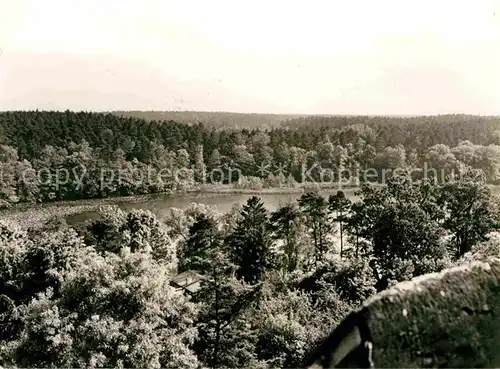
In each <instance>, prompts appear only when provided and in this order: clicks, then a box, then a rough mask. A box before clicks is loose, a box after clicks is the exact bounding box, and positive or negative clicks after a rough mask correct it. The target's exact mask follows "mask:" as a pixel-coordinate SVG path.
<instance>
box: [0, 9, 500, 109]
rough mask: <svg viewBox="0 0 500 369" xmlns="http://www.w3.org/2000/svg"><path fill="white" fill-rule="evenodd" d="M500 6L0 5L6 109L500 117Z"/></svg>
mask: <svg viewBox="0 0 500 369" xmlns="http://www.w3.org/2000/svg"><path fill="white" fill-rule="evenodd" d="M499 16H500V0H405V1H401V0H377V1H373V0H349V1H346V0H342V1H337V0H288V1H285V0H252V1H244V0H239V1H238V0H232V1H231V0H209V1H208V0H205V1H201V0H198V1H196V0H178V1H177V0H135V1H132V0H117V1H112V0H72V1H68V0H60V1H57V0H0V110H13V109H16V110H21V109H40V110H42V109H50V110H66V109H70V110H96V111H107V110H205V111H237V112H260V113H288V114H298V113H302V114H391V115H400V114H409V115H421V114H446V113H470V114H485V115H489V114H495V115H497V114H500V18H499Z"/></svg>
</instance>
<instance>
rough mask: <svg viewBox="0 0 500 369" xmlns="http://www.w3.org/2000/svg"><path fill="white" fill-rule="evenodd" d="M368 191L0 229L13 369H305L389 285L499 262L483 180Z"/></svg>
mask: <svg viewBox="0 0 500 369" xmlns="http://www.w3.org/2000/svg"><path fill="white" fill-rule="evenodd" d="M358 195H359V200H357V201H354V202H352V201H351V200H349V199H348V198H346V196H345V194H344V193H343V192H342V191H339V192H337V193H331V194H330V195H329V196H328V197H327V196H325V195H323V194H322V193H319V192H308V193H304V194H303V195H302V196H301V197H300V198H299V199H298V201H296V202H291V203H289V204H285V205H283V206H281V207H279V208H278V209H276V210H275V211H272V212H270V211H268V210H267V209H266V207H265V204H264V203H263V202H262V200H261V199H260V198H258V197H255V196H253V197H251V198H249V199H248V201H247V202H246V203H245V204H244V205H242V206H240V205H236V206H235V207H234V208H233V209H232V210H231V211H229V212H228V213H225V214H220V213H218V212H216V211H215V210H214V209H213V208H210V207H207V206H203V205H197V204H192V205H191V206H189V207H188V208H186V209H172V210H171V212H170V214H169V215H168V216H167V217H166V218H165V219H158V218H157V217H156V216H155V215H153V214H152V213H151V212H149V211H143V210H133V211H130V212H124V211H121V210H119V209H118V208H112V207H111V208H103V209H102V211H101V215H100V217H99V218H98V219H95V220H92V221H88V222H87V223H84V224H79V225H76V226H73V227H70V226H68V225H67V224H65V222H64V221H62V220H60V219H52V220H50V221H48V222H47V223H46V224H45V225H43V226H42V227H41V228H36V227H35V228H33V229H27V230H25V229H20V228H19V227H17V226H16V225H15V224H9V223H8V222H1V223H0V225H1V227H0V261H1V262H0V291H1V292H0V305H1V309H0V311H1V313H0V337H1V339H0V365H2V366H4V367H8V366H20V367H49V366H51V367H62V366H64V367H84V366H85V367H88V366H90V367H101V368H102V367H122V368H124V367H155V368H160V367H165V368H177V367H183V368H199V367H213V368H230V367H248V368H262V369H264V368H278V367H299V366H300V365H301V363H302V361H303V360H304V358H305V357H306V356H307V355H308V353H309V352H310V351H311V350H312V349H313V348H314V347H315V345H316V344H317V343H318V342H320V341H321V340H322V339H323V338H325V337H326V335H328V333H329V332H330V330H331V329H332V328H333V327H334V326H335V325H336V324H337V323H338V322H339V321H340V320H341V319H342V318H343V317H344V316H345V315H346V314H347V313H348V312H349V311H350V310H351V309H353V308H354V307H356V306H358V305H359V304H360V303H361V302H362V301H364V300H365V299H366V298H367V297H369V296H371V295H372V294H374V293H376V292H377V291H381V290H383V289H386V288H388V287H389V286H391V285H392V284H394V283H396V282H398V281H403V280H406V279H408V278H411V277H415V276H418V275H421V274H424V273H429V272H435V271H440V270H442V269H443V268H445V267H447V266H450V265H453V264H460V263H462V262H463V261H464V260H469V259H471V258H472V259H481V258H483V257H486V256H488V255H498V253H499V250H500V249H499V247H500V242H499V241H500V238H499V237H498V233H496V231H497V230H498V226H499V220H500V218H499V209H498V199H496V198H494V197H493V196H492V194H491V192H490V190H489V188H488V187H487V186H486V185H485V182H484V175H483V174H482V173H480V172H478V171H469V172H467V173H466V174H465V175H463V176H462V177H461V178H460V179H459V180H456V181H450V182H447V183H443V184H436V183H434V182H432V181H412V180H410V179H409V177H408V176H407V175H400V176H395V177H393V178H391V179H390V180H389V182H388V183H387V185H385V186H383V187H373V186H369V185H365V186H363V187H362V188H361V189H360V190H359V194H358ZM183 271H196V272H197V273H199V274H200V275H202V276H204V278H203V281H202V284H201V289H200V290H199V291H198V292H196V293H195V294H194V295H189V294H187V293H185V292H183V291H181V290H179V289H177V288H176V287H175V286H174V285H172V284H171V281H172V278H173V277H174V276H175V275H176V274H178V273H180V272H183Z"/></svg>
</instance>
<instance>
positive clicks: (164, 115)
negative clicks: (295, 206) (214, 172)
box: [110, 110, 307, 129]
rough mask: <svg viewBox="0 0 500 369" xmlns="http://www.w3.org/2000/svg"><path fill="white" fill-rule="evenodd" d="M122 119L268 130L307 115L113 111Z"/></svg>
mask: <svg viewBox="0 0 500 369" xmlns="http://www.w3.org/2000/svg"><path fill="white" fill-rule="evenodd" d="M110 113H112V114H115V115H118V116H121V117H127V118H129V117H132V118H140V119H145V120H148V121H152V120H156V121H170V120H173V121H175V122H179V123H184V124H196V123H203V124H204V125H206V126H208V127H215V128H225V129H254V128H260V129H266V128H273V127H279V126H280V125H281V123H282V122H284V121H287V120H291V119H297V118H302V117H307V115H287V114H257V113H232V112H223V111H221V112H207V111H137V110H132V111H112V112H110Z"/></svg>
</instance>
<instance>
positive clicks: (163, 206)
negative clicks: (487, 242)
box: [67, 188, 357, 224]
mask: <svg viewBox="0 0 500 369" xmlns="http://www.w3.org/2000/svg"><path fill="white" fill-rule="evenodd" d="M356 190H357V189H354V188H349V189H345V190H344V193H345V194H346V196H347V197H348V198H349V199H351V200H356V199H357V196H355V194H354V193H355V191H356ZM333 192H336V190H335V191H333V190H331V191H323V192H322V193H323V195H324V196H328V195H329V194H330V193H333ZM254 195H255V196H258V197H260V198H261V199H262V201H264V205H265V206H266V208H267V209H268V210H269V211H274V210H276V209H277V208H279V207H280V206H281V205H284V204H286V203H289V202H291V201H297V200H298V199H299V197H300V196H302V193H273V194H270V193H264V194H263V193H259V192H255V193H246V194H230V193H227V194H210V193H199V194H186V195H178V196H161V195H152V196H144V197H141V198H139V200H138V201H133V202H131V201H126V200H124V201H116V202H114V204H115V205H117V206H118V207H119V208H120V209H122V210H125V211H128V210H131V209H144V210H150V211H151V212H152V213H154V214H155V215H156V216H157V217H158V218H159V219H163V218H165V217H166V216H167V215H168V213H169V212H170V209H172V208H179V209H185V208H187V207H188V206H189V204H191V203H200V204H204V205H208V206H213V207H215V209H216V210H217V211H218V212H221V213H225V212H228V211H230V210H231V208H232V207H233V205H234V204H236V203H238V204H244V203H246V201H247V200H248V199H249V198H250V197H252V196H254ZM97 207H98V205H96V206H95V209H91V210H86V211H82V212H79V213H76V214H72V215H69V216H68V217H67V221H68V223H69V224H76V223H80V222H83V221H86V220H88V219H93V218H95V217H96V216H97V215H98V212H97Z"/></svg>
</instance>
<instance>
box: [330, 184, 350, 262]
mask: <svg viewBox="0 0 500 369" xmlns="http://www.w3.org/2000/svg"><path fill="white" fill-rule="evenodd" d="M350 207H351V201H350V200H349V199H348V198H346V196H345V193H344V191H337V193H336V194H334V195H330V197H329V198H328V208H329V210H330V211H331V212H332V213H335V216H334V220H335V221H336V222H337V223H338V224H339V231H340V257H341V258H342V252H343V250H344V237H343V236H344V226H345V223H346V222H347V220H348V214H347V213H348V211H349V209H350Z"/></svg>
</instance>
